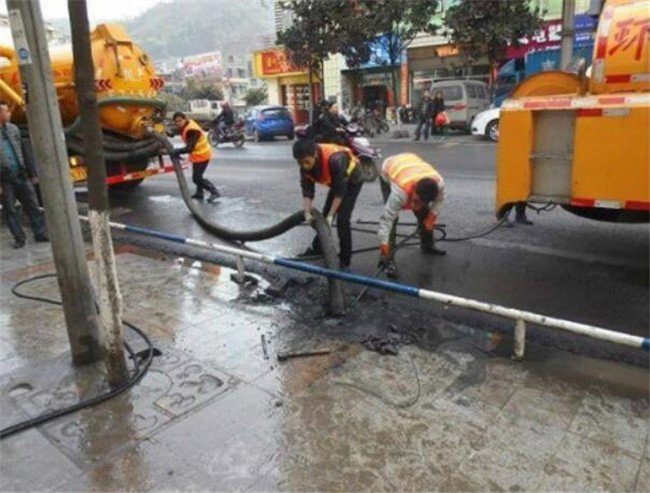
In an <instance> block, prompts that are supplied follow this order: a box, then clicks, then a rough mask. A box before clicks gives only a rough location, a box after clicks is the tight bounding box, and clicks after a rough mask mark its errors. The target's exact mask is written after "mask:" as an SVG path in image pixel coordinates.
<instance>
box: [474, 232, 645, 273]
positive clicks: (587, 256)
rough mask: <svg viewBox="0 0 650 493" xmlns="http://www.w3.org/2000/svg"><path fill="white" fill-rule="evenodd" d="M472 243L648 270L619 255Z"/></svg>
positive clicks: (493, 241) (499, 242) (495, 242)
mask: <svg viewBox="0 0 650 493" xmlns="http://www.w3.org/2000/svg"><path fill="white" fill-rule="evenodd" d="M470 243H474V244H477V245H481V246H486V247H488V248H501V249H503V250H521V251H524V252H528V253H536V254H539V255H547V256H551V257H559V258H562V259H566V260H576V261H578V262H585V263H588V264H603V265H606V266H610V267H627V268H631V269H639V270H644V271H647V270H648V264H643V263H639V262H633V261H630V260H627V259H622V258H620V257H612V256H610V255H596V254H592V253H582V252H573V251H571V250H564V249H561V248H552V247H542V246H536V245H522V244H521V243H510V242H507V241H498V240H489V239H486V238H478V239H475V240H470Z"/></svg>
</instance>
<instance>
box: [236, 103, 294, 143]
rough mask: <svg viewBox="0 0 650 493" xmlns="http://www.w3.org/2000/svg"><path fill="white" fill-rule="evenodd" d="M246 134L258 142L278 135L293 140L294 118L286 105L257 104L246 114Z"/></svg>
mask: <svg viewBox="0 0 650 493" xmlns="http://www.w3.org/2000/svg"><path fill="white" fill-rule="evenodd" d="M246 134H247V135H249V136H253V137H254V138H255V141H256V142H259V141H260V140H263V139H268V138H272V137H277V136H278V135H282V136H285V137H287V138H288V139H289V140H293V137H294V126H293V119H292V118H291V114H290V113H289V110H287V109H286V108H285V107H284V106H255V107H254V108H253V109H252V110H250V112H249V113H248V114H247V115H246Z"/></svg>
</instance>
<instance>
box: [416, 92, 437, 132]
mask: <svg viewBox="0 0 650 493" xmlns="http://www.w3.org/2000/svg"><path fill="white" fill-rule="evenodd" d="M418 113H419V119H420V121H419V122H418V126H417V127H416V129H415V139H413V140H414V141H415V142H417V141H419V140H420V134H421V132H422V127H424V140H429V130H430V129H431V122H432V120H431V116H432V114H433V102H432V101H431V94H430V93H429V91H424V95H423V97H422V101H421V102H420V107H419V108H418Z"/></svg>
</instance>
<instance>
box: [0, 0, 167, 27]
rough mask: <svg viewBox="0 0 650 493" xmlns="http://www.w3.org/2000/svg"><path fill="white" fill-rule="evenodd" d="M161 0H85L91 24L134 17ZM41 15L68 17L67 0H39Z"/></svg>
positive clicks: (1, 4) (3, 8) (2, 8)
mask: <svg viewBox="0 0 650 493" xmlns="http://www.w3.org/2000/svg"><path fill="white" fill-rule="evenodd" d="M161 1H163V0H87V2H88V16H89V17H90V22H91V23H92V24H94V23H96V22H101V21H105V20H120V19H129V18H131V17H135V16H136V15H138V14H139V13H141V12H143V11H144V10H147V9H148V8H149V7H151V6H152V5H155V4H157V3H160V2H161ZM40 2H41V10H42V11H43V17H44V18H45V19H46V20H47V19H62V18H65V19H67V18H68V0H40ZM0 12H1V13H3V14H6V13H7V4H6V3H5V1H4V0H0Z"/></svg>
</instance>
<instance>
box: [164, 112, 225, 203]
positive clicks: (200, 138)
mask: <svg viewBox="0 0 650 493" xmlns="http://www.w3.org/2000/svg"><path fill="white" fill-rule="evenodd" d="M174 124H176V126H177V127H178V130H180V132H181V138H182V139H183V142H184V143H185V147H182V148H181V149H174V155H176V156H178V155H180V154H189V155H190V161H191V162H192V181H193V182H194V184H195V185H196V193H195V194H194V195H192V198H193V199H198V200H203V190H207V191H208V192H210V196H209V197H208V202H209V203H210V204H212V203H214V201H215V200H217V199H218V198H219V191H218V190H217V187H215V186H214V184H213V183H212V182H211V181H210V180H208V179H207V178H204V177H203V174H204V173H205V169H206V168H207V167H208V163H210V159H212V148H211V147H210V142H208V137H207V135H206V134H205V132H204V131H203V129H202V128H201V127H200V126H199V124H198V123H196V122H195V121H194V120H190V119H188V118H187V117H186V116H185V113H182V112H180V111H177V112H176V113H174Z"/></svg>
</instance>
